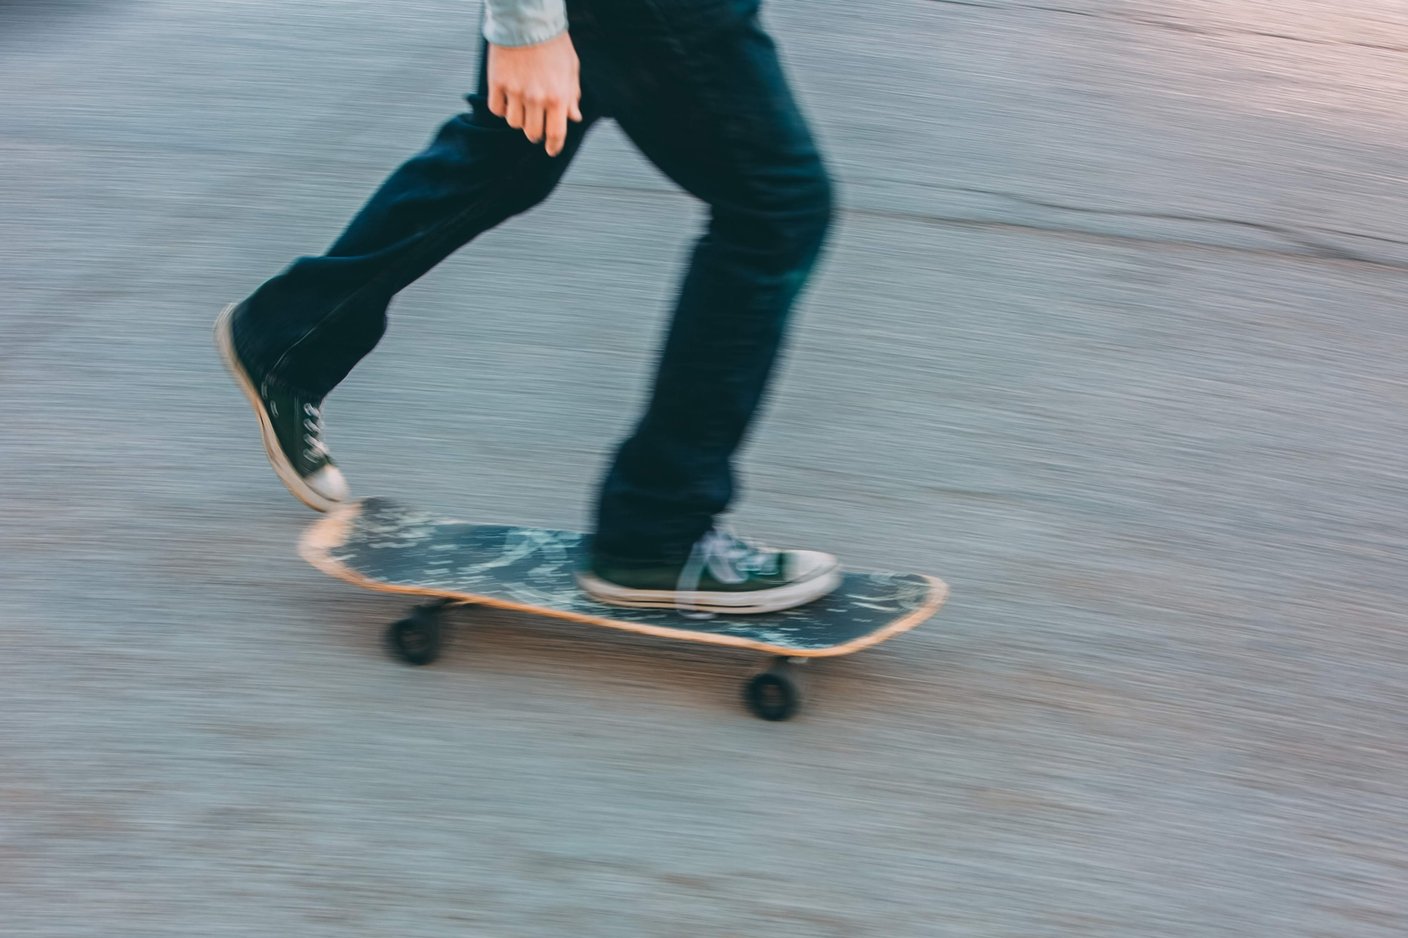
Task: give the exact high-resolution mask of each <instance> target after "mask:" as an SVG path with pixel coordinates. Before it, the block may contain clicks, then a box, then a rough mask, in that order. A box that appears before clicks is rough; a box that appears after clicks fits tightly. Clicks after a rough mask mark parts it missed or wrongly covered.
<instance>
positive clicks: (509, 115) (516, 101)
mask: <svg viewBox="0 0 1408 938" xmlns="http://www.w3.org/2000/svg"><path fill="white" fill-rule="evenodd" d="M504 120H505V121H506V122H507V123H508V125H509V126H510V127H512V128H514V129H515V130H522V129H523V99H522V98H521V97H519V96H518V95H509V98H508V107H507V108H506V109H505V110H504Z"/></svg>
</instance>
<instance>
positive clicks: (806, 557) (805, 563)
mask: <svg viewBox="0 0 1408 938" xmlns="http://www.w3.org/2000/svg"><path fill="white" fill-rule="evenodd" d="M840 568H841V562H840V561H839V560H837V559H836V558H835V557H833V556H832V555H830V554H824V553H822V552H821V551H819V550H789V551H787V577H788V579H790V580H792V581H793V582H794V583H805V582H808V581H810V580H815V579H818V578H820V577H824V576H828V575H829V574H832V573H835V572H836V571H837V570H839V569H840Z"/></svg>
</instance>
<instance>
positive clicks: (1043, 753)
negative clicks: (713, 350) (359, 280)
mask: <svg viewBox="0 0 1408 938" xmlns="http://www.w3.org/2000/svg"><path fill="white" fill-rule="evenodd" d="M477 18H478V6H477V5H476V4H466V3H462V2H459V0H406V2H402V3H396V4H387V3H372V2H370V0H338V2H333V0H307V2H303V3H297V4H288V3H274V2H270V0H208V2H201V3H194V2H189V0H145V2H141V3H138V2H132V0H127V2H109V3H96V2H82V0H69V2H50V3H37V2H27V0H26V2H16V0H8V2H0V161H3V162H2V163H0V165H3V167H4V170H5V171H4V172H3V173H0V287H2V288H3V310H4V313H3V315H0V401H2V402H3V405H4V413H5V421H4V434H3V440H4V443H3V445H0V519H3V521H0V583H3V589H0V713H3V714H4V717H3V720H0V935H4V936H6V938H9V936H11V935H13V936H15V938H57V936H63V938H76V936H103V938H118V936H122V938H125V936H134V938H136V936H142V938H155V936H168V935H169V936H190V935H206V936H212V938H213V936H225V935H229V936H269V935H297V936H309V938H316V936H333V935H337V936H362V935H366V936H389V935H395V936H404V938H419V936H427V938H429V936H437V938H438V936H462V935H475V936H479V935H483V936H492V938H501V936H502V938H509V936H569V935H570V936H583V938H585V936H627V935H629V936H637V935H639V936H725V935H742V934H754V933H765V934H769V935H778V936H784V935H785V936H804V938H816V936H885V938H897V936H931V935H932V936H984V938H986V936H1140V938H1161V936H1170V938H1173V936H1177V938H1189V936H1227V935H1237V936H1266V938H1319V936H1335V938H1378V936H1384V938H1387V936H1400V935H1403V934H1405V933H1408V847H1405V844H1408V836H1405V835H1406V834H1408V831H1405V817H1408V797H1405V790H1404V779H1405V778H1408V744H1405V740H1408V691H1406V690H1405V688H1408V630H1405V628H1404V626H1405V625H1406V624H1408V617H1405V613H1404V609H1405V607H1408V581H1405V578H1404V576H1403V571H1404V563H1405V549H1404V543H1405V542H1404V535H1403V519H1404V518H1405V517H1406V516H1408V484H1405V480H1404V474H1403V472H1402V466H1403V463H1404V459H1405V456H1408V355H1405V354H1404V353H1405V351H1408V319H1405V317H1404V316H1403V315H1402V305H1403V297H1404V295H1405V290H1406V289H1408V222H1405V219H1408V186H1405V185H1404V182H1405V177H1404V166H1405V165H1408V160H1405V156H1408V153H1406V152H1405V150H1408V117H1405V108H1404V102H1405V101H1408V69H1405V68H1404V63H1405V57H1408V13H1405V12H1404V11H1403V8H1402V6H1401V4H1398V3H1396V2H1391V0H1344V2H1328V0H1325V2H1317V0H1289V2H1279V3H1270V2H1264V0H1216V2H1214V0H1187V2H1184V3H1181V4H1177V5H1169V4H1164V3H1155V2H1152V0H1063V2H1062V3H1061V4H1047V3H1035V2H1034V3H1005V2H998V0H992V2H979V0H973V2H966V0H953V2H932V0H911V2H897V3H892V4H883V5H881V4H876V5H871V6H867V7H864V8H863V9H862V8H858V7H856V5H854V4H849V3H842V2H840V0H810V2H805V3H804V2H801V0H773V2H772V3H771V5H770V6H769V8H768V14H767V18H768V23H769V25H770V27H771V28H772V30H773V31H774V32H775V33H776V35H777V36H778V37H779V40H780V41H781V43H782V47H783V49H784V52H785V54H786V60H787V63H788V66H789V68H790V70H791V71H792V74H793V76H794V78H795V80H796V83H797V85H798V89H799V92H800V94H801V96H802V98H803V100H804V102H805V105H806V109H807V111H808V113H809V114H810V115H811V117H812V119H813V121H814V123H815V125H816V128H817V132H818V135H819V136H820V138H821V140H822V141H823V143H824V145H825V147H826V150H827V152H828V155H829V158H830V162H831V164H832V167H833V169H834V170H835V173H836V176H837V178H838V181H839V184H840V199H841V204H842V215H841V218H840V222H839V224H838V226H837V230H836V234H835V238H834V241H833V243H832V248H831V251H830V253H829V254H828V257H827V260H826V263H825V265H824V267H823V268H822V270H821V271H820V272H819V275H818V277H817V280H816V281H815V283H814V284H813V286H812V288H811V289H810V290H809V292H808V293H807V295H806V298H805V300H804V302H803V304H802V306H801V307H800V309H799V311H798V319H797V331H796V333H795V341H794V342H793V344H792V347H791V350H790V353H789V356H788V359H787V362H786V366H785V368H784V371H783V373H782V376H781V378H780V380H779V382H778V384H777V387H776V394H775V396H774V400H773V401H772V403H771V404H770V406H769V408H768V410H767V413H766V415H765V417H764V419H763V420H762V422H761V423H760V425H759V429H758V432H757V434H756V438H755V439H754V441H753V443H752V444H751V445H750V447H749V448H748V450H747V452H746V454H745V456H744V459H743V466H742V468H743V473H744V479H745V494H744V498H743V501H742V502H741V503H740V505H739V508H738V511H737V513H736V516H735V518H734V519H733V523H734V524H735V526H736V527H738V528H739V529H740V530H744V531H746V532H747V533H749V534H750V535H754V536H758V537H760V538H763V539H766V540H770V541H773V542H786V543H796V544H801V545H806V546H817V547H824V548H830V549H835V550H837V551H839V552H841V553H842V554H844V556H845V558H846V559H847V561H848V562H850V563H852V564H853V565H855V566H859V567H874V568H882V569H902V570H916V571H924V572H932V573H934V574H937V575H939V576H941V577H943V578H944V579H945V580H947V581H948V582H949V583H950V585H951V587H952V589H953V598H952V599H951V601H950V603H949V605H948V606H947V607H946V608H945V610H944V611H943V613H942V614H941V615H940V616H939V617H938V618H937V619H935V620H934V621H933V622H932V623H930V624H929V625H927V626H926V627H923V628H921V629H919V630H917V631H915V632H913V633H910V634H909V635H906V636H904V637H902V638H900V639H897V640H895V641H893V642H890V643H888V644H886V645H884V646H882V647H880V648H877V649H874V650H873V651H870V652H867V653H865V654H862V655H858V656H855V657H853V658H847V659H842V660H837V661H832V662H827V663H824V664H821V665H817V666H815V668H814V671H813V673H812V674H811V675H810V677H811V680H810V684H809V699H808V709H807V710H806V711H805V712H804V713H803V714H802V715H800V716H799V717H798V718H797V719H795V720H793V721H791V722H788V723H781V724H769V723H764V722H762V721H758V720H755V719H753V718H751V717H749V716H748V715H747V714H746V713H745V712H744V711H743V710H742V708H741V707H740V706H739V705H738V701H737V689H738V682H739V680H740V678H742V677H743V676H744V675H746V674H747V673H748V672H749V670H750V668H751V666H752V664H753V662H752V661H751V660H750V658H749V657H748V656H747V655H739V654H734V653H732V652H718V651H717V650H714V649H708V648H701V647H694V646H679V645H672V644H669V643H665V642H658V641H653V640H644V639H639V638H635V637H631V636H624V635H622V636H614V635H608V634H604V633H597V632H586V631H583V630H582V629H580V628H576V627H572V626H570V625H565V624H552V623H545V622H541V621H537V620H533V619H531V618H528V617H522V616H512V615H502V614H495V615H486V614H471V613H466V614H465V615H464V616H462V617H461V618H460V620H459V626H460V627H459V628H457V630H456V631H457V635H456V640H455V644H454V645H453V647H452V648H451V649H450V651H449V652H448V653H447V655H446V657H445V658H443V659H442V660H441V662H439V663H438V664H436V665H435V666H434V667H431V668H425V669H413V668H408V667H404V666H401V665H398V664H396V663H394V662H392V661H391V660H389V659H388V658H387V657H386V656H385V655H384V654H383V651H382V649H381V648H380V646H379V641H380V632H381V629H382V628H383V626H384V625H385V624H386V623H387V622H389V621H390V620H392V619H394V618H396V617H397V616H398V615H400V614H401V612H402V610H403V609H404V608H405V603H403V602H401V601H399V600H397V599H396V598H395V597H387V596H382V595H376V594H371V593H367V592H364V591H361V590H359V589H356V588H354V587H352V586H349V585H346V584H343V583H340V582H336V581H333V580H331V579H328V578H326V577H324V576H322V575H321V574H319V573H317V572H316V571H314V570H313V569H311V568H310V567H308V566H307V565H306V564H304V563H302V562H301V561H300V560H299V559H298V558H297V556H296V554H295V550H294V544H295V542H296V540H297V537H298V535H299V533H300V532H301V530H302V529H303V527H304V526H305V525H306V524H307V523H308V522H309V521H310V520H311V517H312V516H311V515H310V514H309V513H308V512H307V510H306V509H304V508H303V507H302V506H301V505H300V504H298V503H297V502H295V501H294V500H293V499H292V498H290V497H289V496H288V495H287V494H286V493H285V492H284V491H283V489H282V488H281V486H280V485H279V484H278V482H277V481H276V479H275V478H274V476H273V474H272V473H271V472H270V471H269V469H268V467H267V465H266V463H265V461H264V457H263V453H262V450H261V448H260V446H259V443H258V439H257V431H256V428H255V425H254V422H253V420H252V418H251V416H250V414H249V413H248V410H247V408H246V405H245V404H244V403H243V402H242V399H241V397H240V396H239V394H238V392H237V391H236V390H235V389H234V387H233V385H231V384H230V382H229V381H228V379H227V378H226V377H225V375H224V374H223V372H222V371H221V368H220V365H219V363H218V361H217V359H216V357H215V355H214V353H213V350H212V348H211V344H210V338H209V333H210V325H211V322H212V320H213V318H214V316H215V314H216V312H217V311H218V310H219V308H220V306H221V305H222V304H224V303H225V302H228V301H230V300H233V299H238V298H239V297H241V296H243V295H244V294H245V293H247V292H248V291H249V290H251V289H252V288H253V287H254V286H255V285H257V284H258V283H259V282H260V281H261V280H262V279H263V278H265V277H267V276H270V275H271V274H273V273H275V272H276V271H277V270H278V269H279V268H281V267H282V266H283V265H284V264H285V263H287V261H288V260H290V259H291V258H293V257H295V256H297V255H299V254H305V253H310V252H316V251H319V250H321V249H322V247H324V246H325V245H326V244H327V243H329V241H330V240H331V239H332V238H333V237H334V236H335V234H336V233H337V231H338V230H339V229H340V227H341V225H342V224H343V222H344V221H345V220H346V219H347V218H348V217H349V215H350V213H351V212H353V211H355V209H356V208H357V207H358V206H359V205H360V203H361V202H362V200H363V199H364V198H365V196H366V195H367V194H368V193H369V192H370V190H371V189H372V188H373V187H374V186H375V185H376V184H377V183H378V182H379V181H380V179H381V178H382V177H383V176H384V175H385V173H386V172H388V171H389V170H390V169H391V168H393V167H394V166H395V165H396V164H397V163H398V162H399V161H400V160H401V159H403V158H404V157H406V156H408V155H410V154H411V153H412V152H414V151H415V150H416V149H417V148H418V147H420V146H421V145H422V144H423V143H424V142H425V141H426V140H428V138H429V136H430V134H431V132H432V131H433V130H434V128H435V126H436V125H437V124H438V123H439V121H441V120H442V119H443V118H444V117H446V116H448V115H449V114H451V113H453V112H454V111H455V110H456V109H457V108H458V107H459V106H460V100H459V95H460V94H461V93H462V92H463V91H464V90H466V89H467V88H468V86H469V84H470V82H471V81H472V77H473V74H474V68H475V54H476V53H475V46H476V42H475V32H476V26H477ZM701 217H702V216H701V213H700V209H699V207H698V206H697V205H696V204H694V203H693V202H691V201H690V200H688V199H687V198H686V197H684V196H682V195H680V194H678V193H677V192H675V191H674V190H673V189H672V188H671V187H670V186H669V184H668V183H666V182H665V181H664V180H663V179H662V178H661V177H660V176H659V174H658V173H656V172H655V170H653V169H652V168H651V167H649V166H648V165H647V164H645V163H644V162H642V161H641V160H640V159H639V158H638V157H637V156H635V155H634V153H633V152H632V151H631V150H630V148H629V146H628V144H627V143H626V142H625V141H624V139H623V138H622V137H621V136H620V134H619V132H617V131H616V130H615V128H613V127H603V128H601V129H599V130H595V131H593V138H592V139H591V140H590V141H589V143H588V146H587V148H586V151H585V152H584V153H583V154H582V156H581V157H580V158H579V160H578V162H577V164H576V165H575V166H574V167H573V168H572V170H571V171H570V173H569V174H568V177H567V179H566V181H565V182H564V184H563V186H562V187H561V189H560V190H559V192H558V193H557V194H556V196H555V198H554V199H553V200H552V201H551V202H550V203H549V204H547V205H545V206H543V207H542V208H540V209H538V210H536V211H534V212H532V213H530V214H529V215H527V216H524V217H522V218H519V219H517V220H515V221H514V222H513V223H512V224H510V225H508V226H506V227H504V228H502V229H500V230H498V231H495V232H493V233H491V234H489V235H487V236H485V237H484V238H482V239H481V240H479V241H477V242H476V243H475V244H473V245H471V246H470V247H469V248H468V249H466V250H465V251H463V252H462V253H461V254H459V255H457V256H456V257H454V258H452V259H451V260H450V261H448V262H447V263H446V264H444V265H442V266H441V267H440V268H439V269H437V270H436V271H435V272H434V273H433V274H432V275H430V276H429V277H427V278H426V279H424V280H422V281H421V282H419V283H418V284H416V285H415V286H413V287H412V288H411V289H409V290H407V291H406V292H405V293H404V294H403V295H402V296H401V297H400V298H399V299H398V301H397V304H396V306H395V307H394V309H393V325H392V329H391V332H390V334H389V335H388V337H387V339H386V341H385V342H384V344H383V345H382V346H381V347H380V348H379V349H378V352H377V354H376V355H374V356H372V358H370V359H368V360H367V361H366V362H365V363H364V364H363V365H362V366H361V367H360V368H359V369H358V370H357V372H355V373H354V375H353V377H352V378H351V379H350V380H349V381H348V382H347V383H346V384H345V385H344V386H343V387H341V388H339V390H338V391H337V393H336V394H335V395H334V396H333V397H332V398H331V399H330V401H329V406H328V413H327V419H328V424H329V439H330V443H331V445H332V446H333V448H334V451H335V452H336V453H337V455H338V457H339V462H340V463H341V464H342V465H343V467H344V468H345V469H346V471H347V472H348V475H349V477H350V478H351V479H352V481H353V484H354V486H355V487H356V488H357V490H358V491H359V492H362V493H377V494H388V495H394V496H396V497H399V498H402V499H405V500H407V501H411V502H414V503H416V504H417V505H421V506H424V507H426V508H431V509H435V510H441V511H445V512H447V513H452V514H455V515H458V516H463V517H473V518H482V519H485V520H505V521H513V522H520V523H536V524H544V525H551V526H558V527H569V528H577V527H581V526H582V525H583V524H585V523H586V521H587V515H586V511H585V508H586V506H587V504H588V500H589V497H590V493H591V490H592V488H593V486H594V483H595V480H596V476H597V475H598V473H599V472H600V470H601V469H602V466H603V464H604V461H605V459H606V458H607V455H608V453H609V451H610V449H611V447H612V446H613V445H614V443H615V441H616V440H617V439H618V438H619V436H620V435H621V434H622V433H623V432H624V430H625V429H626V428H627V427H628V426H629V424H630V423H631V421H632V420H633V418H634V416H635V412H636V409H637V408H638V407H639V405H640V402H641V398H642V394H643V392H644V383H645V381H646V379H647V377H648V375H649V371H650V366H651V357H652V354H653V350H654V348H655V346H656V343H657V341H658V337H659V332H660V329H661V327H662V325H663V322H664V319H663V316H664V313H665V311H666V309H667V305H668V302H669V298H670V295H671V292H672V290H673V285H674V280H675V277H676V275H677V271H678V269H679V265H680V262H681V260H682V259H683V257H684V254H685V252H686V250H687V248H688V243H689V240H690V238H691V237H692V234H693V232H694V230H696V228H697V226H698V223H699V221H700V219H701Z"/></svg>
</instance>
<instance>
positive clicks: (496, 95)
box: [489, 84, 508, 117]
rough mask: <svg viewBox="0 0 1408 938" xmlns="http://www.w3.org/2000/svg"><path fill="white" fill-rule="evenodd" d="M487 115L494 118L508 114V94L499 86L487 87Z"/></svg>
mask: <svg viewBox="0 0 1408 938" xmlns="http://www.w3.org/2000/svg"><path fill="white" fill-rule="evenodd" d="M489 113H490V114H493V115H494V116H495V117H503V116H505V115H506V114H508V92H507V91H506V90H504V86H503V85H500V84H491V85H490V86H489Z"/></svg>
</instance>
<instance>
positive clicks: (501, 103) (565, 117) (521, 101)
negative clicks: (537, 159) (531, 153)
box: [489, 85, 582, 156]
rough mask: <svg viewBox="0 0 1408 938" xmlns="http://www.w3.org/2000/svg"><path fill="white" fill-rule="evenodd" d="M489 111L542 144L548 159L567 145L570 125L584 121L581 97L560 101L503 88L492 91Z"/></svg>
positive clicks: (492, 89)
mask: <svg viewBox="0 0 1408 938" xmlns="http://www.w3.org/2000/svg"><path fill="white" fill-rule="evenodd" d="M489 111H490V112H491V113H493V114H494V115H495V116H497V117H501V118H503V120H504V123H506V124H508V125H509V126H510V127H512V128H513V129H514V130H521V131H523V136H525V137H527V138H528V140H529V141H531V142H532V143H541V144H542V145H543V148H544V149H545V150H546V151H547V154H548V156H557V155H558V154H559V153H561V152H562V151H563V149H564V148H566V146H567V122H568V121H573V122H575V123H581V122H582V105H581V99H580V97H574V98H571V99H557V100H552V99H550V98H545V97H540V96H537V95H533V94H527V93H524V92H520V91H512V90H509V89H508V88H507V87H505V86H503V85H494V86H491V87H490V89H489Z"/></svg>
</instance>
